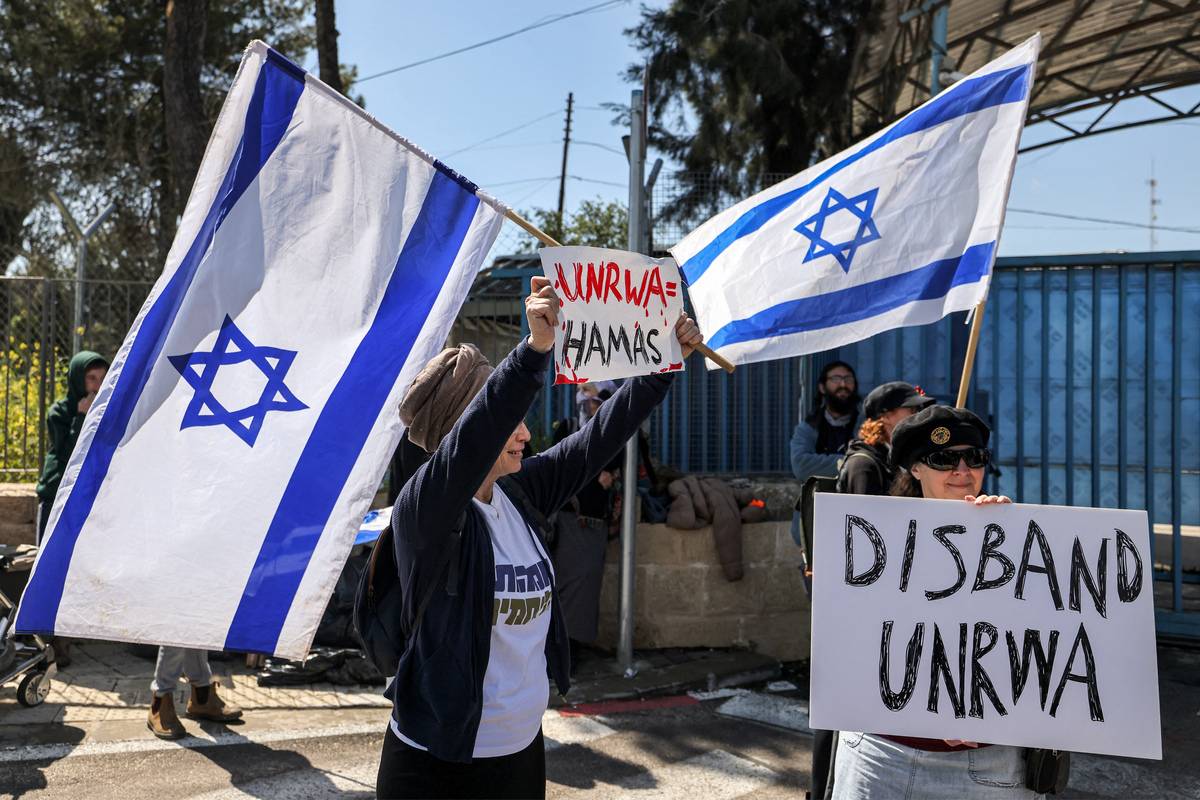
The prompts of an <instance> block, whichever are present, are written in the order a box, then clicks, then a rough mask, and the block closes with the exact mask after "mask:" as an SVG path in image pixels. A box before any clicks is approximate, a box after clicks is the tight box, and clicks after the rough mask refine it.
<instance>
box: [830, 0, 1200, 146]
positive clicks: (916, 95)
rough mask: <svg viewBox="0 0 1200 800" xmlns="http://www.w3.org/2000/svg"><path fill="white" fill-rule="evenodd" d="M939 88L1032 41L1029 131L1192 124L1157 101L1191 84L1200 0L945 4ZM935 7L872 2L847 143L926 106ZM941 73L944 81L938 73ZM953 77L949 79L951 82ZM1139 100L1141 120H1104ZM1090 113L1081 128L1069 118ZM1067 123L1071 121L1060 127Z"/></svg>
mask: <svg viewBox="0 0 1200 800" xmlns="http://www.w3.org/2000/svg"><path fill="white" fill-rule="evenodd" d="M947 4H948V5H949V13H948V29H947V35H946V45H947V47H946V52H947V56H946V59H945V62H944V64H943V67H942V75H943V81H942V85H943V87H944V86H946V85H948V84H949V83H951V82H952V81H953V80H955V79H957V78H959V77H961V74H970V73H971V72H973V71H974V70H976V69H978V68H979V67H981V66H982V65H984V64H985V63H987V62H988V61H989V60H991V59H992V58H994V57H995V56H997V55H998V54H999V53H1001V52H1003V51H1004V50H1006V49H1008V48H1010V47H1013V46H1015V45H1017V44H1020V43H1021V42H1022V41H1024V40H1025V39H1027V38H1028V37H1030V36H1032V35H1033V34H1034V33H1037V32H1039V31H1040V32H1041V34H1042V52H1041V58H1040V59H1039V61H1038V66H1037V80H1036V82H1035V85H1034V88H1033V96H1032V99H1031V103H1030V114H1029V123H1030V124H1031V125H1032V124H1034V123H1037V122H1048V123H1051V124H1052V125H1054V126H1056V133H1057V134H1058V135H1057V136H1054V137H1051V138H1050V139H1048V140H1046V141H1039V142H1038V143H1036V144H1034V145H1033V146H1032V147H1029V146H1027V147H1026V148H1025V149H1033V148H1035V147H1044V146H1046V145H1048V144H1055V143H1057V142H1061V141H1064V140H1066V139H1070V138H1075V137H1078V136H1088V135H1092V134H1095V133H1101V132H1104V131H1109V130H1116V129H1119V128H1126V127H1132V126H1135V125H1144V124H1147V123H1150V122H1158V121H1161V120H1165V119H1176V118H1180V117H1189V116H1197V115H1198V114H1200V111H1198V107H1200V104H1198V107H1192V106H1190V105H1188V106H1178V105H1177V103H1172V102H1170V100H1169V99H1168V100H1164V99H1163V98H1162V97H1161V96H1159V95H1158V94H1157V93H1161V92H1163V91H1166V90H1169V89H1174V88H1178V87H1180V86H1187V85H1193V84H1197V83H1200V0H953V2H948V3H947ZM941 5H943V4H942V3H940V2H938V0H879V11H880V15H879V18H878V27H877V29H876V31H875V32H874V33H873V34H871V35H870V36H868V37H867V38H866V39H865V40H864V41H863V46H862V47H860V49H859V52H858V53H856V55H855V64H854V69H853V72H852V76H851V80H850V85H851V97H852V102H853V106H854V108H853V118H852V125H853V130H852V138H855V139H857V138H860V137H861V136H863V135H865V134H867V133H870V132H872V131H874V130H876V129H878V128H879V127H881V126H883V125H885V124H887V123H889V122H891V121H892V120H894V119H896V118H897V117H899V116H902V115H903V114H905V113H907V112H908V111H910V110H911V109H913V108H915V107H916V106H918V105H920V104H921V103H923V102H924V101H925V100H927V99H928V98H929V85H930V59H931V55H932V48H931V42H932V36H931V33H932V30H933V24H934V14H935V12H936V9H937V8H938V7H939V6H941ZM947 73H950V74H947ZM954 73H959V74H954ZM1139 97H1140V98H1145V99H1146V101H1148V102H1146V103H1145V105H1146V109H1145V111H1146V112H1148V113H1141V114H1139V119H1137V120H1132V119H1128V118H1125V117H1126V115H1119V116H1121V117H1122V119H1121V120H1120V121H1118V122H1114V121H1113V119H1112V118H1109V117H1108V112H1109V111H1111V110H1112V109H1113V108H1115V107H1116V105H1117V104H1119V103H1121V102H1123V101H1126V100H1129V99H1132V98H1139ZM1088 110H1093V111H1094V113H1092V114H1090V115H1089V114H1084V115H1083V116H1084V117H1088V118H1089V119H1088V121H1087V122H1085V123H1082V124H1081V123H1079V122H1078V121H1077V117H1078V116H1079V112H1084V111H1088ZM1068 114H1070V115H1072V120H1074V121H1067V120H1065V119H1064V117H1065V116H1066V115H1068Z"/></svg>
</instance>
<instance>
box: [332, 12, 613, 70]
mask: <svg viewBox="0 0 1200 800" xmlns="http://www.w3.org/2000/svg"><path fill="white" fill-rule="evenodd" d="M628 1H629V0H605V2H603V3H597V4H595V5H593V6H588V7H587V8H581V9H578V10H576V11H569V12H567V13H566V14H555V15H553V16H549V17H544V18H542V19H541V20H539V21H538V22H533V23H530V24H529V25H526V26H525V27H523V28H518V29H517V30H515V31H511V32H509V33H505V34H502V35H500V36H494V37H492V38H491V39H485V40H484V41H482V42H476V43H475V44H469V45H467V46H466V47H459V48H457V49H455V50H450V51H448V52H445V53H439V54H438V55H436V56H430V57H429V58H422V59H421V60H420V61H413V62H411V63H409V64H403V65H401V66H399V67H393V68H392V69H385V70H384V71H383V72H376V73H375V74H374V75H368V76H366V77H365V78H359V79H358V80H357V81H355V84H356V85H357V84H360V83H363V82H365V81H370V80H374V79H375V78H382V77H383V76H384V75H391V74H393V73H395V72H401V71H402V70H406V69H412V68H413V67H419V66H421V65H422V64H428V63H430V62H433V61H440V60H441V59H443V58H449V57H450V56H456V55H458V54H459V53H465V52H467V51H468V50H475V49H478V48H480V47H484V46H486V45H489V44H495V43H496V42H500V41H503V40H505V39H511V38H512V37H514V36H518V35H520V34H522V33H527V32H528V31H532V30H535V29H537V28H544V27H546V26H547V25H553V24H554V23H555V22H562V21H563V20H565V19H570V18H571V17H578V16H580V15H582V14H591V13H595V12H598V11H607V10H608V9H610V8H616V7H617V6H619V5H625V4H626V3H627V2H628Z"/></svg>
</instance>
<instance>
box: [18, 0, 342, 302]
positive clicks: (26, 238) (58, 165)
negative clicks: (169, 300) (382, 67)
mask: <svg viewBox="0 0 1200 800" xmlns="http://www.w3.org/2000/svg"><path fill="white" fill-rule="evenodd" d="M164 6H165V4H163V3H161V2H128V0H124V1H122V0H0V164H3V168H2V169H0V272H4V271H5V270H6V269H8V270H11V271H15V272H19V273H24V274H28V275H56V274H62V272H63V271H64V270H66V269H69V268H70V266H71V264H72V263H73V258H74V256H73V243H72V241H71V240H70V238H69V237H67V236H66V234H65V231H64V228H63V225H62V220H61V216H60V214H59V212H58V210H57V209H55V208H54V207H53V206H52V205H51V204H50V203H49V202H47V197H46V192H47V190H49V189H51V188H54V189H57V190H58V192H59V193H60V194H61V195H62V196H63V198H64V199H65V200H66V201H67V203H68V204H69V205H70V206H71V209H72V212H73V213H74V214H75V215H76V217H77V218H80V219H84V220H87V219H91V218H92V217H93V216H94V215H95V214H96V213H97V212H99V210H100V209H101V208H103V207H104V205H105V204H106V203H107V202H110V201H111V202H113V203H114V204H115V206H116V210H115V212H114V213H113V215H112V216H111V217H110V218H109V219H108V221H106V222H105V224H104V226H103V227H102V228H101V230H100V232H99V233H98V234H97V236H96V238H95V239H93V240H92V243H91V244H90V245H89V250H88V263H89V266H90V269H89V272H90V273H91V274H92V275H94V276H96V277H111V278H126V279H152V278H154V277H157V275H158V273H159V272H160V271H161V269H162V264H163V262H164V261H165V259H166V254H167V250H168V249H169V247H170V245H171V241H172V239H173V237H174V234H175V228H176V225H177V219H176V218H175V214H174V212H173V211H172V210H171V209H172V207H173V203H172V202H171V199H170V198H169V197H168V194H169V173H170V168H169V159H168V157H167V142H166V137H165V133H164V131H165V127H166V126H167V125H168V124H169V123H170V121H169V120H168V119H166V118H165V114H164V103H163V88H162V87H163V50H164V41H165V37H166V15H165V10H164ZM253 39H263V40H265V41H267V42H268V43H269V44H271V45H272V46H273V47H275V48H276V49H278V50H279V51H281V52H283V53H285V54H287V55H289V56H291V57H292V58H294V59H296V60H298V61H302V60H303V58H304V56H305V54H306V53H307V52H308V51H309V50H310V49H311V48H312V47H313V43H314V32H313V24H312V8H311V3H310V1H309V0H223V1H222V2H209V3H208V16H207V26H206V32H205V37H204V48H203V65H202V69H201V78H200V80H201V95H202V98H203V106H204V108H203V112H204V115H205V116H206V117H207V119H208V120H209V125H210V126H211V124H212V123H213V122H215V120H216V116H217V113H218V111H219V110H220V106H221V103H222V101H223V99H224V96H225V93H226V91H227V90H228V88H229V84H230V82H231V81H232V79H233V76H234V73H235V71H236V69H237V66H238V63H239V61H240V60H241V56H242V53H243V52H244V50H245V48H246V45H247V44H248V43H249V42H250V41H251V40H253ZM348 74H351V75H352V71H351V72H350V73H348Z"/></svg>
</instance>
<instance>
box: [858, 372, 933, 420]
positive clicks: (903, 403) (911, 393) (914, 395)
mask: <svg viewBox="0 0 1200 800" xmlns="http://www.w3.org/2000/svg"><path fill="white" fill-rule="evenodd" d="M936 402H937V400H936V399H934V398H932V397H930V396H929V395H927V394H925V392H923V391H921V390H920V389H918V388H917V387H915V386H913V385H912V384H911V383H905V382H904V381H890V382H888V383H884V384H880V385H879V386H876V387H875V388H874V389H872V390H871V393H870V394H869V395H867V399H866V402H864V403H863V412H864V413H865V414H866V415H867V419H878V418H879V417H882V416H883V415H884V414H886V413H887V412H889V411H894V410H895V409H897V408H915V409H917V410H918V411H920V410H921V409H922V408H928V407H929V406H931V405H933V404H934V403H936Z"/></svg>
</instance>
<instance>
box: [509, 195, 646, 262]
mask: <svg viewBox="0 0 1200 800" xmlns="http://www.w3.org/2000/svg"><path fill="white" fill-rule="evenodd" d="M529 216H530V218H531V219H532V221H533V222H534V224H535V225H537V226H538V227H539V228H541V229H542V230H544V231H545V232H546V233H548V234H550V235H551V236H553V237H554V238H555V239H557V240H558V241H560V242H562V243H563V244H567V245H587V246H589V247H614V248H618V249H622V250H623V249H625V246H626V245H627V244H628V240H629V212H628V211H627V210H626V208H625V204H624V203H618V202H616V201H615V200H609V201H605V200H603V199H601V198H599V197H597V198H596V199H595V200H584V201H583V202H581V203H580V204H579V208H578V209H576V210H575V211H574V212H573V213H571V214H569V215H566V217H567V218H566V220H565V222H566V225H565V226H560V225H559V224H558V222H559V221H558V211H557V210H556V209H555V210H552V209H548V208H535V209H534V210H533V212H532V214H530V215H529ZM536 247H537V242H535V241H534V240H533V239H532V238H529V239H527V240H526V241H525V242H524V243H523V247H522V249H523V250H524V251H525V252H531V251H533V250H534V249H535V248H536Z"/></svg>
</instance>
